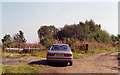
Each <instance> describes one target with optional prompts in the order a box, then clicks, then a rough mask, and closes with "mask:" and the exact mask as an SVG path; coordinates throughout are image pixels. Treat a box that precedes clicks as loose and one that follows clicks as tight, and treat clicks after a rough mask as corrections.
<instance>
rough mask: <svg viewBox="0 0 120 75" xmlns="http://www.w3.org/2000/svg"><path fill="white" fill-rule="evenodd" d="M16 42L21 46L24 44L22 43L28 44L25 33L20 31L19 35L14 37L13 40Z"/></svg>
mask: <svg viewBox="0 0 120 75" xmlns="http://www.w3.org/2000/svg"><path fill="white" fill-rule="evenodd" d="M13 40H14V42H15V43H17V44H19V46H20V44H22V43H26V41H27V40H26V39H25V37H24V33H23V32H22V31H19V33H17V34H16V35H14V38H13Z"/></svg>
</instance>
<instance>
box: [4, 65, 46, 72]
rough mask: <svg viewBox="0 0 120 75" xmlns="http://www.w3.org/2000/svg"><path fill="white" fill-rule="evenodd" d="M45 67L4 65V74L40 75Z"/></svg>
mask: <svg viewBox="0 0 120 75" xmlns="http://www.w3.org/2000/svg"><path fill="white" fill-rule="evenodd" d="M44 67H45V66H43V65H12V66H4V65H2V73H3V74H4V73H40V72H41V70H42V69H43V68H44Z"/></svg>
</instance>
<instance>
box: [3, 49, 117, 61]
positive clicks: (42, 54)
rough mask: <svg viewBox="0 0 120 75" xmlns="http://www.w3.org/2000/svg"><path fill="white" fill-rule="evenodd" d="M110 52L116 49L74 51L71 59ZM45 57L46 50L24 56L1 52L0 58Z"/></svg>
mask: <svg viewBox="0 0 120 75" xmlns="http://www.w3.org/2000/svg"><path fill="white" fill-rule="evenodd" d="M112 50H116V48H115V47H111V48H105V49H104V48H100V49H92V50H90V51H88V52H87V53H85V52H84V51H76V52H73V58H74V59H78V58H83V57H84V56H88V55H93V54H97V53H101V52H105V51H112ZM46 55H47V50H44V51H40V52H33V53H26V54H20V53H8V52H3V53H2V57H28V56H33V57H37V58H45V57H46Z"/></svg>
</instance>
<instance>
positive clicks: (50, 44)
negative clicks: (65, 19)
mask: <svg viewBox="0 0 120 75" xmlns="http://www.w3.org/2000/svg"><path fill="white" fill-rule="evenodd" d="M43 43H44V45H45V47H46V48H47V49H49V48H50V47H51V46H52V45H53V44H55V40H54V39H46V40H45V41H44V42H43Z"/></svg>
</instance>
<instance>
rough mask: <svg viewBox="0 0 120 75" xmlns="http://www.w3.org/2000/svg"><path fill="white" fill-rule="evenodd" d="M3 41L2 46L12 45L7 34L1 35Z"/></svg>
mask: <svg viewBox="0 0 120 75" xmlns="http://www.w3.org/2000/svg"><path fill="white" fill-rule="evenodd" d="M1 41H2V43H3V48H4V47H8V48H9V47H10V46H11V45H12V40H11V37H10V35H9V34H5V36H4V37H3V39H2V40H1Z"/></svg>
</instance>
